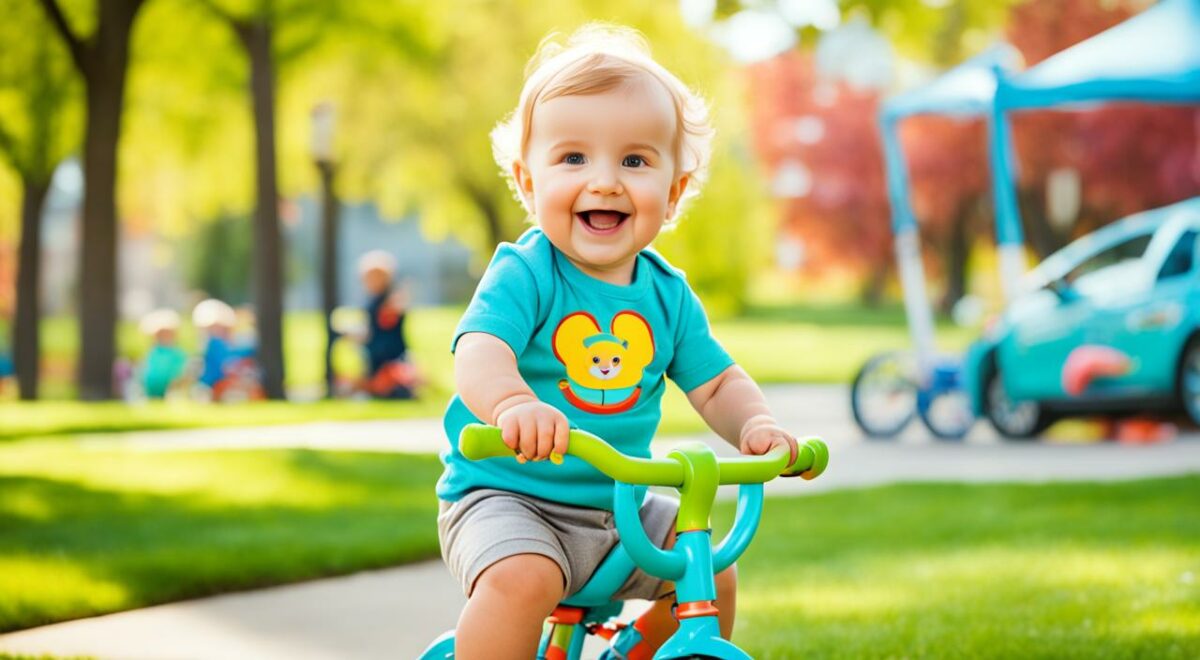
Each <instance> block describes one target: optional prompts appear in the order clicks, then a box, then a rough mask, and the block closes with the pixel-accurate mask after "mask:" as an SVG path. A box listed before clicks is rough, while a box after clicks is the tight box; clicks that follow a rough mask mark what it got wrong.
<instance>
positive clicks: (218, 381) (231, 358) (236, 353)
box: [192, 298, 261, 401]
mask: <svg viewBox="0 0 1200 660" xmlns="http://www.w3.org/2000/svg"><path fill="white" fill-rule="evenodd" d="M192 323H193V324H194V325H195V326H196V329H197V330H199V331H200V332H202V333H203V334H204V337H205V339H204V353H203V357H202V363H201V371H200V378H199V381H200V383H201V384H203V385H205V386H207V387H208V389H209V391H210V392H211V394H212V400H213V401H221V400H223V399H225V398H226V393H227V392H238V393H239V394H244V395H245V397H246V398H261V394H260V390H261V387H260V386H259V385H258V383H257V382H255V381H256V379H255V378H254V375H253V369H252V367H248V366H246V365H247V363H248V362H251V361H252V359H253V354H252V353H248V352H247V349H246V348H245V347H239V346H235V345H234V343H233V342H234V328H236V327H237V325H238V316H237V313H236V312H234V311H233V308H232V307H230V306H229V305H228V304H226V303H224V302H222V301H220V300H217V299H215V298H209V299H208V300H204V301H202V302H200V304H198V305H196V308H195V309H194V310H192ZM250 350H252V349H250Z"/></svg>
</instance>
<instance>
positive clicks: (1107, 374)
mask: <svg viewBox="0 0 1200 660" xmlns="http://www.w3.org/2000/svg"><path fill="white" fill-rule="evenodd" d="M1198 238H1200V197H1194V198H1192V199H1189V200H1186V201H1183V202H1179V203H1177V204H1173V205H1171V206H1166V207H1162V208H1159V209H1154V210H1152V211H1146V212H1143V213H1138V214H1136V215H1132V216H1130V217H1127V218H1124V219H1122V220H1118V221H1117V222H1114V223H1112V224H1110V225H1108V226H1106V227H1104V228H1102V229H1099V230H1097V231H1095V232H1092V233H1091V234H1088V235H1086V236H1084V237H1082V238H1080V239H1078V240H1076V241H1074V242H1072V243H1071V244H1070V245H1068V246H1066V247H1065V248H1063V249H1061V250H1059V251H1058V252H1056V253H1054V254H1053V255H1051V256H1050V257H1048V258H1047V259H1046V260H1045V261H1044V262H1043V263H1042V264H1041V265H1040V266H1038V267H1037V268H1036V269H1034V270H1033V271H1031V272H1030V273H1029V274H1028V276H1027V278H1026V280H1025V282H1024V287H1023V289H1022V293H1021V294H1020V295H1019V296H1017V297H1016V298H1014V300H1013V302H1012V303H1011V304H1010V305H1009V306H1008V308H1007V309H1006V310H1005V311H1004V313H1003V315H1002V316H1001V317H1000V318H999V319H998V321H997V322H996V323H995V324H994V325H992V326H991V327H990V328H989V329H988V330H987V331H986V332H985V334H984V336H983V337H982V338H981V339H980V340H979V341H977V342H976V343H974V344H973V345H972V346H971V347H970V349H968V351H967V356H966V359H965V363H964V370H965V372H964V379H963V383H964V386H965V387H966V388H967V389H968V391H969V395H970V400H971V404H972V407H973V408H974V410H975V412H976V414H977V415H980V416H986V417H987V418H988V420H989V421H990V422H991V423H992V425H993V426H994V427H995V428H996V430H997V431H999V432H1000V433H1001V434H1002V435H1004V436H1007V437H1011V438H1029V437H1032V436H1034V435H1036V434H1037V433H1039V432H1040V431H1042V430H1043V429H1045V428H1046V427H1047V426H1049V425H1050V424H1051V423H1052V422H1054V421H1055V420H1057V419H1060V418H1062V417H1066V416H1073V415H1092V414H1105V415H1122V414H1134V413H1143V412H1164V413H1167V412H1173V411H1178V410H1180V409H1182V411H1183V412H1185V413H1186V414H1187V415H1188V417H1190V418H1191V420H1192V421H1193V422H1195V423H1200V268H1198V266H1200V241H1198Z"/></svg>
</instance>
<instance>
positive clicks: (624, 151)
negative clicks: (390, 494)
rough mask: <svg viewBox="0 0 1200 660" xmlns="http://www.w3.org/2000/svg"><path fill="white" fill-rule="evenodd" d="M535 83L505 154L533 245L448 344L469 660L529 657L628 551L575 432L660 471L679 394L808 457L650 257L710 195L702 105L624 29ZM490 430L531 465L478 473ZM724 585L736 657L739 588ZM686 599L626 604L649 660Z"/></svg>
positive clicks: (644, 585)
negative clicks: (470, 431)
mask: <svg viewBox="0 0 1200 660" xmlns="http://www.w3.org/2000/svg"><path fill="white" fill-rule="evenodd" d="M529 71H530V73H529V74H528V77H527V79H526V81H525V86H524V88H523V89H522V91H521V96H520V100H519V103H518V105H517V108H516V111H515V112H514V113H513V114H512V115H511V117H510V118H508V119H507V120H506V121H504V122H502V123H501V124H500V125H499V126H498V127H497V128H496V130H495V131H494V132H493V134H492V139H493V148H494V151H495V155H496V159H497V161H498V163H499V164H500V166H501V168H502V169H503V171H504V172H505V173H507V174H508V175H509V176H510V177H511V183H512V185H513V188H514V190H515V192H516V193H517V197H518V198H519V200H520V201H521V203H522V204H523V205H524V206H525V208H526V210H527V211H529V213H530V214H531V216H532V217H533V219H534V220H535V222H536V227H533V228H531V229H529V230H528V231H526V232H525V233H524V235H522V236H521V237H520V238H519V239H518V240H517V242H516V243H515V244H508V243H505V244H502V245H500V246H499V247H498V248H497V250H496V253H495V255H494V256H493V258H492V261H491V263H490V264H489V266H488V268H487V271H486V272H485V273H484V276H483V279H482V280H481V281H480V283H479V287H478V289H477V290H476V291H475V295H474V298H473V299H472V300H471V303H470V305H469V307H468V308H467V311H466V313H465V314H464V315H463V318H462V320H461V321H460V322H459V325H458V328H457V330H456V331H455V336H454V341H453V344H452V351H453V352H454V356H455V357H454V365H455V369H454V371H455V383H456V389H457V394H456V395H455V396H454V397H453V399H452V400H451V403H450V405H449V408H448V409H447V411H446V416H445V420H444V422H445V429H446V434H447V436H448V438H449V439H450V445H451V446H450V449H449V450H447V451H446V452H444V453H443V461H444V463H445V470H444V472H443V474H442V477H441V479H440V480H439V482H438V487H437V494H438V497H439V498H440V500H441V514H440V516H439V518H438V533H439V537H440V540H441V545H442V556H443V558H444V559H445V561H446V563H447V565H448V567H449V568H450V571H451V573H453V574H454V576H455V577H456V578H457V579H458V580H459V581H460V582H461V584H462V588H463V590H464V591H465V592H466V594H467V595H468V602H467V605H466V607H465V608H464V609H463V612H462V615H461V618H460V619H459V624H458V629H457V633H456V640H455V644H456V649H455V657H458V658H467V659H472V658H529V657H532V656H533V655H534V653H535V651H536V647H537V640H538V637H539V634H540V631H541V624H542V621H543V619H544V618H545V617H546V616H548V615H549V614H550V613H551V611H552V610H553V609H554V607H555V606H556V605H557V604H558V603H559V602H560V601H561V600H562V599H563V598H564V597H565V596H567V595H569V594H571V593H574V592H575V591H577V590H579V588H580V587H581V586H583V584H585V583H586V582H587V580H588V579H589V578H590V577H591V574H592V572H593V571H594V570H595V569H596V567H597V566H598V565H599V564H600V562H601V561H602V560H603V559H604V558H605V556H606V555H607V554H608V552H609V551H610V550H611V549H612V548H613V546H614V545H615V544H616V542H617V534H616V531H615V529H614V525H613V515H612V511H611V507H612V504H611V499H612V489H613V486H612V480H610V479H608V478H607V477H605V476H604V475H603V474H601V473H600V472H598V471H597V470H595V469H593V468H592V467H590V466H589V465H588V464H586V463H584V462H583V461H581V460H579V459H577V458H575V457H573V456H570V455H568V456H566V457H565V459H564V460H563V461H562V462H561V464H557V461H548V460H544V459H547V458H549V457H550V456H551V454H552V452H553V453H554V454H558V455H561V454H563V453H564V452H566V451H567V440H568V431H569V429H571V428H575V427H577V428H580V429H583V430H585V431H588V432H590V433H593V434H595V435H597V436H599V437H601V438H604V439H605V440H607V441H608V442H610V443H612V444H613V445H614V446H615V447H616V448H617V449H618V450H619V451H621V452H623V453H625V454H627V455H630V456H638V457H648V456H649V455H650V440H651V438H652V437H653V435H654V431H655V429H656V428H657V426H658V423H659V419H660V417H661V410H660V401H661V399H662V395H663V392H664V391H665V389H666V380H665V378H664V376H665V377H668V378H670V379H671V380H673V381H675V383H676V384H677V385H678V386H679V387H680V388H681V389H682V390H683V391H684V392H686V393H687V397H688V399H689V401H690V402H691V404H692V405H693V406H694V407H695V408H696V410H697V411H698V412H699V413H700V415H701V417H703V418H704V420H705V422H707V423H708V425H709V426H710V427H711V428H712V429H713V430H714V431H715V432H717V433H718V434H719V435H720V436H721V437H723V438H725V439H726V440H728V441H729V442H730V443H732V444H734V445H735V446H737V447H738V448H739V449H740V450H741V451H742V452H743V453H745V454H762V453H765V452H767V451H768V450H770V449H772V448H774V447H777V446H783V447H789V448H790V449H791V451H792V459H793V460H795V456H796V441H795V439H794V438H793V437H792V436H791V435H790V434H789V433H788V432H787V431H785V430H784V429H782V428H780V426H779V425H778V424H777V423H776V421H775V419H774V418H773V417H772V416H771V413H770V411H769V410H768V408H767V405H766V402H765V400H764V398H763V395H762V393H761V391H760V390H759V388H758V387H757V385H755V383H754V381H753V380H751V379H750V377H749V376H747V375H746V373H745V372H744V371H743V370H742V369H741V368H739V367H738V366H737V365H736V364H734V362H733V360H732V359H731V358H730V357H729V355H728V354H727V353H726V352H725V350H724V349H723V348H722V347H721V345H720V344H719V343H718V342H717V341H716V340H715V339H714V338H713V336H712V334H711V333H710V331H709V325H708V320H707V318H706V316H705V313H704V310H703V308H702V307H701V306H700V302H699V300H698V299H697V298H696V296H695V294H694V293H693V292H692V290H691V289H690V288H689V286H688V283H687V280H686V279H685V278H684V276H683V274H682V273H681V272H680V271H678V270H676V269H675V268H673V267H672V266H671V265H670V264H669V263H667V261H666V260H665V259H663V257H662V256H660V255H659V254H657V253H656V252H654V251H653V250H651V249H650V248H649V245H650V244H651V242H653V241H654V239H655V237H656V236H658V233H659V232H660V231H662V229H663V228H664V226H667V225H669V224H670V223H671V222H674V221H675V218H676V217H677V216H678V215H679V213H680V211H681V208H682V206H683V203H684V202H685V200H686V199H687V198H688V197H689V195H690V194H692V193H694V192H695V191H696V190H697V188H698V187H699V184H700V183H701V182H702V181H703V178H704V174H705V168H706V164H707V160H708V155H709V140H710V137H711V133H712V131H711V128H710V127H709V124H708V118H707V109H706V107H705V104H704V103H703V101H702V100H701V99H700V98H698V97H697V96H696V95H695V94H694V93H693V92H692V91H691V90H689V89H688V88H687V87H686V86H685V85H684V84H683V83H682V82H680V80H679V79H678V78H676V77H675V76H674V75H672V74H671V73H670V72H668V71H667V70H665V69H664V68H663V67H662V66H660V65H659V64H657V63H656V62H655V61H654V60H652V59H651V58H650V56H649V53H648V50H647V48H646V46H645V44H644V42H643V41H642V40H641V38H640V37H639V36H638V35H637V34H636V33H634V32H632V31H631V30H627V29H622V28H615V27H605V26H589V27H586V28H583V29H582V30H580V31H579V32H577V33H576V34H575V35H574V36H573V37H572V38H571V39H570V40H569V42H568V43H567V44H566V46H565V47H562V46H558V45H555V44H544V45H543V47H542V48H541V49H540V50H539V52H538V54H537V55H536V56H535V58H534V61H533V62H532V63H531V66H530V69H529ZM731 221H732V219H731ZM479 421H483V422H485V423H488V424H493V425H496V426H498V427H500V429H501V430H502V435H503V438H504V443H505V444H506V445H508V446H509V447H510V448H512V449H514V450H517V451H519V452H520V455H521V457H522V459H523V460H521V461H520V463H519V462H518V461H507V460H492V461H482V462H477V463H476V462H471V461H468V460H466V459H465V458H464V457H463V456H462V454H461V453H459V451H458V449H457V440H458V436H459V432H460V430H461V429H462V428H463V426H464V425H466V424H468V423H473V422H479ZM556 458H557V456H556ZM677 509H678V507H677V503H676V502H675V501H674V500H673V499H671V498H667V497H662V496H659V495H655V494H646V495H645V499H644V502H643V505H642V509H641V516H642V520H643V523H644V525H645V527H646V530H647V532H648V534H649V535H650V538H651V539H653V540H655V541H656V542H658V543H660V544H662V545H664V546H669V545H670V544H671V543H672V542H673V541H674V521H675V517H676V513H677ZM716 583H717V590H718V597H719V599H718V601H717V605H718V607H719V610H720V626H721V632H722V635H724V636H726V637H728V636H729V633H730V631H731V630H732V628H733V615H734V599H735V587H736V584H735V574H734V571H733V569H732V568H731V569H729V570H727V571H725V572H723V573H721V574H719V575H718V576H717V577H716ZM672 592H673V587H672V586H671V585H669V584H663V582H662V581H661V580H659V579H657V578H654V577H652V576H650V575H648V574H646V573H643V572H642V571H640V570H638V571H636V572H635V573H634V574H633V575H632V576H631V577H630V578H629V580H628V581H627V582H626V583H625V584H624V585H623V586H622V588H621V589H620V591H619V592H618V593H617V594H616V597H617V598H620V599H628V598H643V599H650V600H655V601H656V602H655V603H654V605H653V607H652V608H651V609H650V610H649V611H648V612H647V613H646V614H645V615H643V617H642V618H641V619H639V621H638V622H637V625H636V628H637V630H638V631H639V632H640V633H641V634H642V636H643V638H644V641H643V645H642V647H641V648H640V649H638V653H639V654H647V655H645V657H650V656H649V653H652V651H653V650H654V649H655V648H657V647H658V646H659V645H661V644H662V643H663V642H664V641H665V640H666V638H667V637H668V636H669V635H670V634H671V633H672V632H673V630H674V627H675V625H676V624H675V621H674V619H673V617H672V616H671V604H672V599H671V598H670V597H669V595H670V594H671V593H672Z"/></svg>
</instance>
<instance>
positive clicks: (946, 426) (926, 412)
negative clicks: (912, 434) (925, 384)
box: [917, 387, 975, 440]
mask: <svg viewBox="0 0 1200 660" xmlns="http://www.w3.org/2000/svg"><path fill="white" fill-rule="evenodd" d="M917 414H918V415H920V416H921V421H922V422H924V424H925V428H927V429H929V432H930V433H932V434H933V435H934V437H937V438H940V439H942V440H962V439H963V437H964V436H966V435H967V431H970V430H971V427H972V426H974V425H975V414H974V413H972V412H971V398H970V397H969V396H968V395H967V393H966V392H965V391H964V390H963V389H962V388H959V387H953V388H948V389H941V390H937V391H933V392H930V393H929V395H928V401H927V402H925V405H919V406H917Z"/></svg>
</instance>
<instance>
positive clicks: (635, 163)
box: [621, 155, 646, 167]
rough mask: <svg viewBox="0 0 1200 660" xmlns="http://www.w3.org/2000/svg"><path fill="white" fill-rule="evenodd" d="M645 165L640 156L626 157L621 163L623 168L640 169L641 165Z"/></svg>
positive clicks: (643, 159)
mask: <svg viewBox="0 0 1200 660" xmlns="http://www.w3.org/2000/svg"><path fill="white" fill-rule="evenodd" d="M645 164H646V159H645V158H642V157H641V156H634V155H629V156H626V157H625V160H623V161H621V165H622V166H624V167H641V166H642V165H645Z"/></svg>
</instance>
